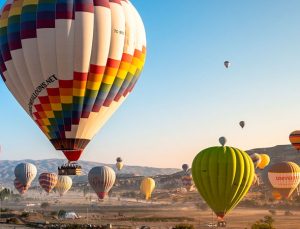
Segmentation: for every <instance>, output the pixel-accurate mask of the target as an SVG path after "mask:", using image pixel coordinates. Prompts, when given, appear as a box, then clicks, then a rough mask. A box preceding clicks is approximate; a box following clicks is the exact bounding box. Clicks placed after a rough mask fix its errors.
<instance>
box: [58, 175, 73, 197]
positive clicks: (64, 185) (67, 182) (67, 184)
mask: <svg viewBox="0 0 300 229" xmlns="http://www.w3.org/2000/svg"><path fill="white" fill-rule="evenodd" d="M72 184H73V181H72V179H71V177H69V176H58V179H57V183H56V186H55V189H56V190H57V191H58V193H59V195H60V196H63V195H64V194H65V193H66V192H68V191H69V190H70V188H71V187H72Z"/></svg>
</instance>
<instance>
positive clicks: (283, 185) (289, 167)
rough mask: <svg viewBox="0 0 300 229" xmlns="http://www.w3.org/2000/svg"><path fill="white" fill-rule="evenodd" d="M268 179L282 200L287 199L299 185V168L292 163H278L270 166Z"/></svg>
mask: <svg viewBox="0 0 300 229" xmlns="http://www.w3.org/2000/svg"><path fill="white" fill-rule="evenodd" d="M268 178H269V181H270V183H271V185H272V186H273V188H274V189H276V190H278V192H279V193H280V194H281V196H282V198H285V199H289V198H290V196H291V195H292V193H293V192H294V191H295V189H296V188H297V186H298V185H299V183H300V167H299V166H298V165H297V164H296V163H294V162H287V161H284V162H280V163H277V164H274V165H272V167H271V168H270V169H269V171H268Z"/></svg>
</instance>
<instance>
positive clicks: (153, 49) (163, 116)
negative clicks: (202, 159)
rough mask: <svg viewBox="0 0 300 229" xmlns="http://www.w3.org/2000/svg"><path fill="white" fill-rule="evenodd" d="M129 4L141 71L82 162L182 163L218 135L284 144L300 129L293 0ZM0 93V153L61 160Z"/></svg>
mask: <svg viewBox="0 0 300 229" xmlns="http://www.w3.org/2000/svg"><path fill="white" fill-rule="evenodd" d="M132 3H133V4H134V5H135V6H136V8H137V9H138V11H139V12H140V14H141V16H142V18H143V20H144V23H145V27H146V32H147V43H148V44H147V49H148V53H147V54H148V55H147V61H146V66H145V70H144V72H143V74H142V77H141V79H140V80H139V82H138V84H137V86H136V87H135V90H134V92H133V93H132V94H131V95H130V97H129V98H128V99H127V101H126V102H125V103H124V104H123V105H122V107H121V108H120V109H119V110H118V111H117V112H116V113H115V114H114V116H113V117H112V118H111V119H110V120H109V121H108V122H107V124H106V125H105V127H104V128H103V129H102V130H101V131H100V132H99V133H98V135H96V136H95V138H94V139H93V141H92V142H91V143H90V144H89V145H88V147H87V149H86V151H85V153H84V154H83V156H82V159H83V160H90V161H99V162H107V163H114V161H115V158H116V157H117V156H122V157H123V159H124V162H125V163H127V164H131V165H143V166H146V165H147V166H157V167H180V166H181V164H182V163H191V162H192V160H193V158H194V156H195V155H196V154H197V153H198V152H199V151H200V150H201V149H204V148H206V147H209V146H213V145H217V144H218V138H219V136H226V137H227V139H228V145H232V146H236V147H239V148H241V149H245V150H246V149H251V148H256V147H267V146H273V145H277V144H288V143H289V142H288V135H289V133H290V132H291V131H292V130H295V129H300V109H299V105H298V104H299V98H300V90H299V85H300V67H299V66H300V65H299V63H300V14H299V8H300V2H299V1H298V0H294V1H292V0H291V1H288V2H287V1H279V0H277V1H276V0H272V1H271V0H265V1H258V0H254V1H248V2H246V1H238V0H235V1H230V0H229V1H216V0H205V1H204V0H201V1H199V0H190V1H182V0H173V1H161V0H151V1H148V0H132ZM224 60H230V61H231V62H232V66H231V67H230V68H229V69H225V68H224V66H223V62H224ZM0 95H1V96H0V110H1V112H0V127H1V131H0V144H1V146H2V154H1V155H0V158H2V159H25V158H32V159H43V158H63V156H62V154H61V153H60V152H57V151H55V150H54V148H53V147H52V145H51V144H50V143H49V142H48V140H47V138H46V137H45V136H44V135H43V134H42V133H41V132H40V130H39V129H38V128H37V127H36V125H35V124H34V123H33V121H31V119H30V118H29V117H28V115H26V113H25V112H24V111H23V110H22V108H20V107H19V106H18V105H17V103H16V102H15V101H14V99H13V97H12V96H11V95H10V93H9V92H8V90H7V89H6V87H5V85H4V84H3V83H0ZM240 120H245V121H246V127H245V128H244V129H243V130H242V129H241V128H239V126H238V123H239V121H240Z"/></svg>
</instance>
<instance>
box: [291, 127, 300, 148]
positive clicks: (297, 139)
mask: <svg viewBox="0 0 300 229" xmlns="http://www.w3.org/2000/svg"><path fill="white" fill-rule="evenodd" d="M289 139H290V142H291V144H292V145H293V146H294V148H295V149H296V150H300V130H295V131H293V132H292V133H290V136H289Z"/></svg>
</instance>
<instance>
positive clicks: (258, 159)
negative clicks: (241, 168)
mask: <svg viewBox="0 0 300 229" xmlns="http://www.w3.org/2000/svg"><path fill="white" fill-rule="evenodd" d="M250 157H251V159H252V162H253V164H254V168H257V167H258V165H259V164H260V162H261V156H260V154H258V153H253V154H251V155H250Z"/></svg>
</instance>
